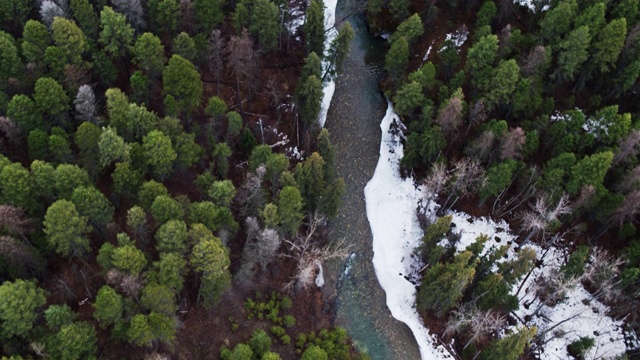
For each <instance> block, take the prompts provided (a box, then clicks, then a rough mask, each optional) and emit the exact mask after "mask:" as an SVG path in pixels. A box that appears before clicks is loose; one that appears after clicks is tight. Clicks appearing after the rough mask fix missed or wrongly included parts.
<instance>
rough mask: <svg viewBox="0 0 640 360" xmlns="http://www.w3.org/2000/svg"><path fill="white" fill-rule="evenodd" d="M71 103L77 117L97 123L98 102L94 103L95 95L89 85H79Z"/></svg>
mask: <svg viewBox="0 0 640 360" xmlns="http://www.w3.org/2000/svg"><path fill="white" fill-rule="evenodd" d="M73 103H74V105H75V108H76V113H77V115H76V116H77V117H78V119H80V120H83V121H91V122H92V123H94V124H97V123H98V115H97V114H98V104H97V103H96V95H95V94H94V92H93V89H92V88H91V86H89V85H86V84H85V85H82V86H80V88H79V89H78V93H77V95H76V98H75V99H74V100H73Z"/></svg>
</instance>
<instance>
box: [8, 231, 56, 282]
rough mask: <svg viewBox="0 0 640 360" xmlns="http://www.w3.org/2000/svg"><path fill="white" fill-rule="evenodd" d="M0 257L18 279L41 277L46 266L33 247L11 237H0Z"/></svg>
mask: <svg viewBox="0 0 640 360" xmlns="http://www.w3.org/2000/svg"><path fill="white" fill-rule="evenodd" d="M0 257H1V258H2V259H3V260H4V262H5V263H6V264H7V265H9V266H10V267H11V269H12V271H13V275H14V276H17V277H30V276H40V275H42V273H43V271H44V269H45V266H46V263H45V261H44V259H42V257H40V256H38V253H37V252H36V251H35V250H34V249H33V248H32V247H31V246H29V245H27V244H25V243H23V242H21V241H18V240H16V239H14V238H12V237H11V236H0Z"/></svg>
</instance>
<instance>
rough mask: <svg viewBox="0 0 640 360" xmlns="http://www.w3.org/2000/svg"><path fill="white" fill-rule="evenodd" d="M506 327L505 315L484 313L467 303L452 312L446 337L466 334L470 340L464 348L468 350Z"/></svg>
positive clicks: (490, 312) (492, 312) (489, 311)
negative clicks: (470, 346) (472, 345)
mask: <svg viewBox="0 0 640 360" xmlns="http://www.w3.org/2000/svg"><path fill="white" fill-rule="evenodd" d="M506 325H507V319H506V317H504V316H503V315H500V314H499V313H497V312H495V311H493V310H488V311H482V310H479V309H478V308H476V307H475V306H474V305H471V304H469V303H467V304H465V305H464V306H461V307H460V308H458V309H456V310H454V311H453V312H452V314H451V316H450V317H449V321H448V322H447V327H446V330H445V332H444V335H445V336H448V335H455V334H461V333H464V334H465V335H466V336H467V337H468V338H469V340H468V341H467V343H466V344H465V345H464V346H463V347H462V348H463V349H466V348H467V347H468V346H469V345H471V344H472V343H480V342H484V341H485V340H487V338H488V337H489V335H491V334H492V333H495V332H496V331H499V330H501V329H503V328H504V327H505V326H506Z"/></svg>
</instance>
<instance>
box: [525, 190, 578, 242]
mask: <svg viewBox="0 0 640 360" xmlns="http://www.w3.org/2000/svg"><path fill="white" fill-rule="evenodd" d="M571 210H572V208H571V206H570V205H569V197H568V196H567V195H566V194H563V195H562V197H560V200H558V202H557V203H556V204H552V203H550V200H549V198H548V197H547V196H540V197H538V198H537V199H536V202H535V203H534V204H533V206H531V211H526V212H524V213H523V214H522V215H521V217H520V218H521V227H522V230H523V231H527V232H528V235H527V237H526V238H525V240H524V241H523V243H527V242H528V241H529V240H530V239H531V238H532V237H534V236H536V235H537V234H539V233H542V237H543V238H544V237H545V231H546V230H547V229H548V228H549V226H550V225H551V224H552V223H553V222H554V221H556V220H558V219H560V217H561V216H563V215H566V214H569V213H570V212H571Z"/></svg>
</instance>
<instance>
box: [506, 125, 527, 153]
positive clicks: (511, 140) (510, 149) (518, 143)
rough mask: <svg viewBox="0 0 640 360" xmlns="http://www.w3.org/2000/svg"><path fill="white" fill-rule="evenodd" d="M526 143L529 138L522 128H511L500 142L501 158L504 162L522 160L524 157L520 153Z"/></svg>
mask: <svg viewBox="0 0 640 360" xmlns="http://www.w3.org/2000/svg"><path fill="white" fill-rule="evenodd" d="M526 141H527V137H526V136H525V133H524V130H522V128H521V127H517V128H510V129H509V132H508V133H506V134H505V135H504V136H503V137H502V139H501V141H500V142H501V144H500V158H501V159H502V160H506V159H515V158H520V157H521V156H522V154H521V153H520V151H522V148H523V147H524V144H525V142H526Z"/></svg>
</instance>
